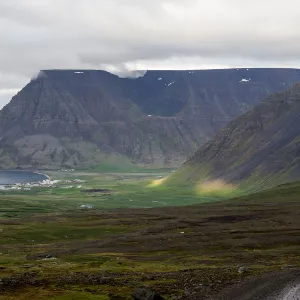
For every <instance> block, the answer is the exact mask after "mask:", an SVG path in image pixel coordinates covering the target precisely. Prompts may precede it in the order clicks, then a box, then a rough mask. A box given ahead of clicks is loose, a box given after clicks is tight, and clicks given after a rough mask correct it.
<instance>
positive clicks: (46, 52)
mask: <svg viewBox="0 0 300 300" xmlns="http://www.w3.org/2000/svg"><path fill="white" fill-rule="evenodd" d="M299 10H300V4H299V1H297V0H286V1H284V2H283V1H278V0H274V1H271V0H264V1H262V0H252V1H238V0H228V1H224V0H209V1H207V0H185V1H182V0H152V1H148V0H110V1H105V0H85V1H81V0H26V1H24V0H10V1H5V0H0V49H1V50H0V51H1V53H0V90H1V89H2V92H0V95H3V94H5V92H4V90H7V89H11V88H12V89H19V88H20V87H21V86H22V85H23V84H25V83H26V82H27V81H28V80H29V79H30V77H32V76H34V75H35V74H37V72H38V71H39V70H40V69H54V68H74V69H79V68H80V69H89V68H95V69H106V70H111V71H116V72H121V73H122V74H123V75H124V72H127V71H129V70H136V69H142V70H145V69H156V68H158V69H197V68H211V67H243V66H244V67H252V66H255V67H256V66H260V67H264V66H274V67H275V66H278V67H283V66H293V67H300V31H299V30H298V29H299V28H300V19H299V17H298V15H299ZM1 74H2V75H1ZM6 76H7V77H9V78H11V77H14V78H15V80H14V81H13V82H14V84H13V85H11V84H8V82H7V80H3V77H6ZM0 97H2V98H3V97H6V96H0ZM0 101H1V99H0Z"/></svg>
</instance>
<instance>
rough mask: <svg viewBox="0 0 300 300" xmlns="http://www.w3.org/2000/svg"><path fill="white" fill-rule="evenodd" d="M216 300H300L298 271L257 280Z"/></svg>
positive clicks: (299, 276) (278, 273) (299, 275)
mask: <svg viewBox="0 0 300 300" xmlns="http://www.w3.org/2000/svg"><path fill="white" fill-rule="evenodd" d="M217 299H218V300H300V270H292V271H283V272H277V273H272V274H270V275H266V276H264V277H262V278H257V279H254V280H251V281H249V282H247V283H246V284H243V285H241V286H239V287H235V288H233V289H231V290H230V291H228V292H226V293H224V294H223V295H220V296H219V297H218V298H217Z"/></svg>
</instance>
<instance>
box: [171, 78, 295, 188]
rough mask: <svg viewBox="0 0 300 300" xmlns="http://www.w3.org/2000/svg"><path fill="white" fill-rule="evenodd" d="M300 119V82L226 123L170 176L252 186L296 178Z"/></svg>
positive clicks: (188, 179)
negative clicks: (226, 124)
mask: <svg viewBox="0 0 300 300" xmlns="http://www.w3.org/2000/svg"><path fill="white" fill-rule="evenodd" d="M299 124H300V83H298V84H295V85H294V86H293V87H292V88H290V89H288V90H286V91H283V92H278V93H275V94H273V95H271V96H269V97H268V98H266V99H265V100H264V101H262V102H261V103H260V104H259V105H257V106H256V107H255V108H253V109H251V110H250V111H248V112H247V113H245V114H243V115H242V116H240V117H238V118H236V119H235V120H233V121H232V122H230V123H229V124H228V126H226V127H225V128H223V129H222V130H221V131H219V133H218V134H217V135H216V137H215V138H214V139H213V140H211V141H210V142H208V143H207V144H206V145H204V146H203V147H202V148H200V149H199V150H198V151H197V152H196V153H195V155H194V156H193V157H192V158H191V159H190V160H188V161H187V162H186V163H185V164H184V165H183V166H182V167H181V168H180V169H179V170H178V171H177V172H175V174H174V176H173V178H172V179H171V181H172V180H173V182H184V183H201V182H205V181H206V182H207V181H211V180H222V181H223V182H226V183H230V184H232V183H233V184H243V185H244V186H245V187H246V188H247V187H250V188H252V187H253V186H256V187H270V186H274V185H277V184H280V183H285V182H290V181H294V180H299V178H300V127H299Z"/></svg>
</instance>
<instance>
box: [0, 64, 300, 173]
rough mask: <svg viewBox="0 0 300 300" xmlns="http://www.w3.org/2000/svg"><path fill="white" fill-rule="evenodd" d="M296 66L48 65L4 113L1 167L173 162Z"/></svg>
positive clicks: (294, 73)
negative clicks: (125, 68)
mask: <svg viewBox="0 0 300 300" xmlns="http://www.w3.org/2000/svg"><path fill="white" fill-rule="evenodd" d="M298 81H300V71H299V70H296V69H228V70H199V71H148V72H147V73H146V74H145V75H144V76H143V77H139V78H120V77H118V76H116V75H113V74H110V73H108V72H104V71H89V70H45V71H42V72H41V73H40V75H39V76H38V78H36V79H33V80H31V82H30V83H29V84H28V85H26V86H25V87H24V88H23V89H22V90H21V91H20V92H19V93H18V94H17V95H16V96H14V97H13V98H12V100H11V102H10V103H9V104H8V105H6V106H5V107H4V108H3V109H2V111H1V112H0V139H1V140H0V167H2V168H11V167H21V168H27V167H38V168H61V167H88V166H96V165H99V164H101V163H107V164H117V165H118V164H120V165H131V164H138V165H142V166H151V167H167V166H168V167H176V166H179V165H180V164H181V163H182V162H183V161H185V160H186V159H187V158H189V157H190V156H191V155H193V154H194V152H195V151H196V150H197V149H198V148H199V147H200V146H202V145H203V144H205V143H206V142H207V141H208V140H210V139H211V138H212V137H213V136H214V135H215V134H216V133H217V132H218V130H220V128H222V127H224V126H225V125H227V124H228V122H229V121H230V120H232V119H233V118H235V117H236V116H238V115H240V114H242V113H244V112H246V111H247V110H249V109H250V108H251V107H253V106H254V105H256V104H258V103H259V102H260V101H261V100H262V99H263V98H264V97H266V96H267V95H269V94H271V93H273V92H276V91H280V90H284V89H286V88H288V87H290V86H291V85H292V84H293V83H295V82H298Z"/></svg>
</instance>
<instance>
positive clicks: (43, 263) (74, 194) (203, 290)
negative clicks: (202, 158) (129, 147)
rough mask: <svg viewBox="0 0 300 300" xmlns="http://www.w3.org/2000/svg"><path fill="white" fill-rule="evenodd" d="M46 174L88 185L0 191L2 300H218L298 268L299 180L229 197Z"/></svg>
mask: <svg viewBox="0 0 300 300" xmlns="http://www.w3.org/2000/svg"><path fill="white" fill-rule="evenodd" d="M50 175H52V177H55V178H70V177H72V178H75V177H76V178H79V179H81V180H86V183H84V184H83V185H82V187H81V188H80V189H79V188H77V187H73V188H69V189H63V188H58V189H55V188H49V189H34V190H31V191H25V192H23V191H10V192H2V195H1V198H0V205H1V219H0V253H1V254H0V278H1V284H0V288H1V294H0V299H11V300H15V299H42V300H43V299H45V300H48V299H57V300H60V299H92V300H94V299H100V300H104V299H105V300H113V299H114V300H117V299H119V300H120V299H130V294H131V292H132V291H133V290H134V289H135V288H137V287H148V288H151V289H155V290H157V291H158V292H159V293H161V294H162V295H163V296H164V297H165V298H166V299H174V297H182V298H181V299H209V297H213V299H216V298H215V296H214V295H215V294H217V293H218V292H219V291H220V290H222V289H223V288H225V287H227V286H230V285H232V284H234V283H237V282H239V281H242V280H244V278H245V277H248V276H256V275H259V274H263V273H266V272H270V271H273V270H278V269H283V268H292V267H296V266H299V264H300V254H299V245H298V244H299V243H298V236H299V234H300V229H299V228H300V219H299V218H298V211H299V209H300V202H299V193H300V184H299V183H294V184H288V185H283V186H279V187H277V188H275V189H272V190H267V191H264V192H260V193H258V194H253V195H248V196H240V197H238V198H235V199H231V200H230V199H227V200H226V198H224V197H220V196H216V195H215V196H211V195H210V196H207V197H203V196H199V195H197V194H196V191H195V189H171V188H169V187H165V186H164V185H162V186H158V187H155V188H149V187H147V186H148V184H149V182H151V181H153V180H159V179H161V178H164V177H165V175H166V174H164V173H151V174H149V173H148V174H136V173H132V174H122V173H119V174H98V173H91V172H80V173H72V174H71V173H63V172H60V173H52V174H50ZM103 189H104V190H105V193H103V192H101V190H103ZM82 190H90V192H84V193H83V192H82ZM99 190H100V191H99ZM220 200H222V201H220ZM83 205H84V206H83ZM88 205H89V206H88ZM183 205H184V206H183ZM115 208H118V209H115Z"/></svg>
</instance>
